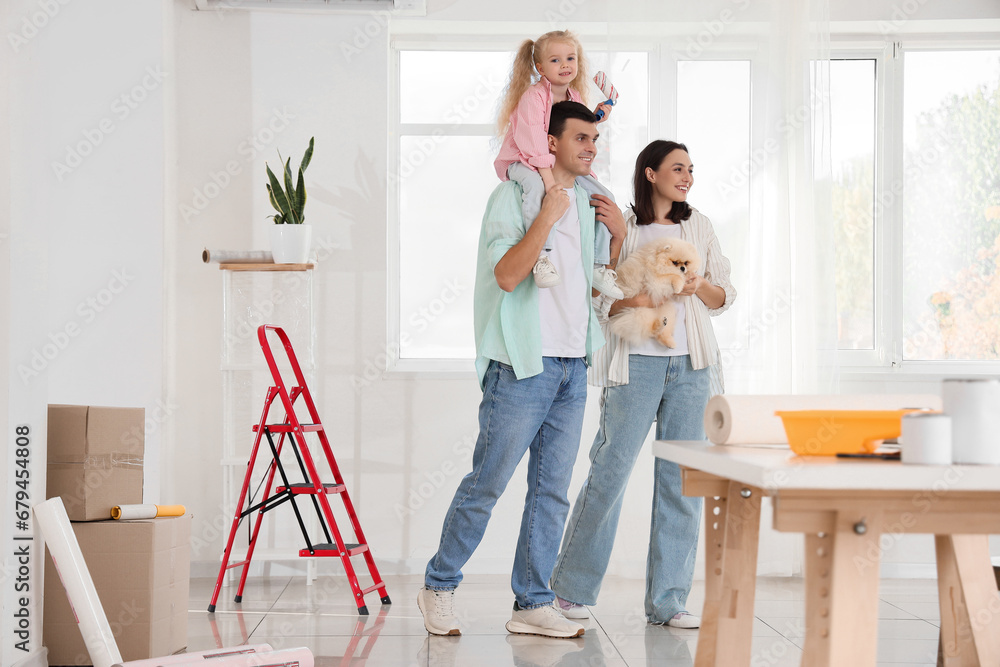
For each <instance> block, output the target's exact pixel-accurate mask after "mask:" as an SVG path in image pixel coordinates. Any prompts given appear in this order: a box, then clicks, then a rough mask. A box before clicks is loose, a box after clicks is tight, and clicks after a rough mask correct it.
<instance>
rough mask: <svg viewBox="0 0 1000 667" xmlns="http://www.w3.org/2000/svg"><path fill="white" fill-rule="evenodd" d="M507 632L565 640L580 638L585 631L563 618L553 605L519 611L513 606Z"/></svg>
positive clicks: (573, 622) (577, 624) (578, 625)
mask: <svg viewBox="0 0 1000 667" xmlns="http://www.w3.org/2000/svg"><path fill="white" fill-rule="evenodd" d="M507 632H510V633H511V634H515V635H539V636H542V637H557V638H561V639H567V638H569V637H582V636H583V633H584V632H586V630H585V629H584V627H583V626H582V625H580V624H579V623H577V622H575V621H571V620H569V619H567V618H566V617H565V616H563V615H562V614H561V613H560V612H559V609H557V608H556V606H555V605H554V604H552V605H545V606H544V607H534V608H532V609H519V608H518V607H517V604H515V605H514V612H513V613H512V614H511V615H510V620H509V621H507Z"/></svg>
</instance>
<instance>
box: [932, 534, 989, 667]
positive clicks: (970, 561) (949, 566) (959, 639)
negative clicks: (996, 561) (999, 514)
mask: <svg viewBox="0 0 1000 667" xmlns="http://www.w3.org/2000/svg"><path fill="white" fill-rule="evenodd" d="M934 546H935V551H936V552H937V567H938V598H939V603H940V605H941V656H942V658H943V665H945V667H966V666H968V667H986V666H987V665H998V664H1000V595H998V594H997V590H996V580H995V579H994V577H993V572H992V568H991V567H990V551H989V538H988V536H986V535H936V536H935V538H934Z"/></svg>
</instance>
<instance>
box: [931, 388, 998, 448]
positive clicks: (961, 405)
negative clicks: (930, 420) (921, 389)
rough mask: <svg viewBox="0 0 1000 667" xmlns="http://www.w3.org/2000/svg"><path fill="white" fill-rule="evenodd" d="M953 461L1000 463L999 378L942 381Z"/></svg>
mask: <svg viewBox="0 0 1000 667" xmlns="http://www.w3.org/2000/svg"><path fill="white" fill-rule="evenodd" d="M941 394H942V397H943V398H944V413H945V414H946V415H948V416H949V417H951V457H952V460H953V461H954V462H955V463H971V464H988V465H1000V380H993V379H989V380H987V379H983V380H945V381H944V383H943V387H942V392H941Z"/></svg>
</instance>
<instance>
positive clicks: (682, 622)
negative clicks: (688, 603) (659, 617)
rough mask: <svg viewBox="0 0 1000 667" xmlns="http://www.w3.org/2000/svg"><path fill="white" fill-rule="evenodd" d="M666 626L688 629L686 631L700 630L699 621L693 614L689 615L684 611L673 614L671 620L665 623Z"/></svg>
mask: <svg viewBox="0 0 1000 667" xmlns="http://www.w3.org/2000/svg"><path fill="white" fill-rule="evenodd" d="M667 625H669V626H670V627H672V628H688V629H690V628H700V627H701V619H700V618H698V617H697V616H695V615H694V614H689V613H688V612H686V611H681V612H678V613H676V614H674V615H673V616H672V617H671V619H670V620H669V621H667Z"/></svg>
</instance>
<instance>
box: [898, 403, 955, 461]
mask: <svg viewBox="0 0 1000 667" xmlns="http://www.w3.org/2000/svg"><path fill="white" fill-rule="evenodd" d="M899 448H900V458H901V460H902V461H903V463H921V464H926V465H945V466H946V465H951V417H949V416H948V415H942V414H934V413H927V412H911V413H910V414H908V415H903V418H902V433H901V434H900V436H899Z"/></svg>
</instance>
